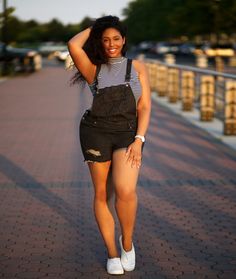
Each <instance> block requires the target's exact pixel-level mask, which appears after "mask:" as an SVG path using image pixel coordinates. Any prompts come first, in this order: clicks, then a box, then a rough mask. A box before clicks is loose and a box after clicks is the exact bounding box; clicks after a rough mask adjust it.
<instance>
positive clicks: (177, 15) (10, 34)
mask: <svg viewBox="0 0 236 279" xmlns="http://www.w3.org/2000/svg"><path fill="white" fill-rule="evenodd" d="M0 4H1V6H2V12H1V14H0V23H1V34H0V57H1V59H0V63H1V66H0V74H1V75H9V74H14V73H19V72H22V71H35V70H39V69H41V68H42V67H43V66H44V65H48V63H49V64H50V65H52V64H53V63H54V64H55V63H57V64H58V63H61V64H62V63H64V62H65V61H66V59H67V58H68V51H67V45H66V43H67V41H68V40H69V39H70V38H71V37H72V36H73V35H75V34H76V33H77V32H79V31H80V30H82V29H83V28H85V27H87V26H88V25H89V24H90V22H91V20H93V19H94V18H96V17H99V16H102V15H106V14H112V15H117V16H119V17H120V18H121V19H122V20H123V21H124V22H125V23H126V24H127V26H128V42H129V56H136V55H138V54H140V53H142V54H144V55H145V56H146V57H150V58H158V59H161V60H162V59H164V58H165V55H166V54H173V55H175V59H176V62H177V63H178V64H186V65H195V63H196V57H197V56H199V55H205V56H206V57H207V58H208V65H207V67H208V68H211V67H215V66H216V62H215V58H216V57H221V58H222V61H221V62H225V63H226V64H227V65H233V62H232V61H233V60H232V57H235V51H236V31H235V27H236V16H235V15H236V2H235V1H233V0H205V1H199V0H133V1H129V0H123V1H109V2H107V1H91V0H89V1H86V4H85V3H84V2H83V1H76V0H68V1H64V0H62V1H56V0H55V1H54V0H51V1H46V0H42V1H40V2H39V1H32V0H31V1H30V0H24V1H23V0H21V1H16V0H14V1H13V0H1V1H0ZM230 59H231V60H232V61H231V62H230V63H229V60H230ZM63 65H64V64H63ZM226 71H228V72H234V69H233V68H228V67H227V69H226Z"/></svg>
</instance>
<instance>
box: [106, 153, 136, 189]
mask: <svg viewBox="0 0 236 279" xmlns="http://www.w3.org/2000/svg"><path fill="white" fill-rule="evenodd" d="M125 153H126V149H125V148H122V149H118V150H116V151H114V152H113V157H112V179H113V183H114V186H115V189H116V192H117V194H119V193H120V194H121V193H128V192H133V191H135V190H136V184H137V180H138V175H139V169H138V168H136V167H131V162H127V156H126V155H125Z"/></svg>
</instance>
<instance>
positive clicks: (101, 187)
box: [88, 161, 118, 258]
mask: <svg viewBox="0 0 236 279" xmlns="http://www.w3.org/2000/svg"><path fill="white" fill-rule="evenodd" d="M110 165H111V161H108V162H104V163H98V162H96V163H88V166H89V170H90V173H91V177H92V181H93V185H94V190H95V195H94V213H95V217H96V221H97V224H98V227H99V229H100V232H101V234H102V237H103V240H104V242H105V245H106V247H107V250H108V257H109V258H114V257H118V252H117V248H116V244H115V222H114V219H113V216H112V214H111V212H110V210H109V208H108V204H107V189H106V186H107V178H108V173H109V168H110Z"/></svg>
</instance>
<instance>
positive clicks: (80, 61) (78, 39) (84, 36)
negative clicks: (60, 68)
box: [68, 28, 96, 83]
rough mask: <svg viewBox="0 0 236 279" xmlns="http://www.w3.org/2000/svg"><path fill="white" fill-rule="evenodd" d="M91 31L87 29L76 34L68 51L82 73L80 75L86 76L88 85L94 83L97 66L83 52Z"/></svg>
mask: <svg viewBox="0 0 236 279" xmlns="http://www.w3.org/2000/svg"><path fill="white" fill-rule="evenodd" d="M90 31H91V28H87V29H85V30H83V31H81V32H80V33H78V34H76V35H75V36H74V37H73V38H71V39H70V40H69V42H68V49H69V52H70V55H71V58H72V60H73V62H74V64H75V66H76V68H77V69H78V70H79V71H80V73H81V74H82V75H83V76H84V78H85V80H86V81H87V82H88V83H92V82H93V81H94V78H95V72H96V65H94V64H93V63H92V62H91V61H90V59H89V58H88V56H87V54H86V52H85V51H84V50H83V46H84V44H85V43H86V41H87V40H88V37H89V35H90Z"/></svg>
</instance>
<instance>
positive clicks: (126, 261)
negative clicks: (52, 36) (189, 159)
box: [68, 16, 151, 274]
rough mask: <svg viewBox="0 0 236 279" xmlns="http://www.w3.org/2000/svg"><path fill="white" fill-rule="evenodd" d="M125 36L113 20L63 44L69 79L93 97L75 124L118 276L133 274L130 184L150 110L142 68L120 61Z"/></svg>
mask: <svg viewBox="0 0 236 279" xmlns="http://www.w3.org/2000/svg"><path fill="white" fill-rule="evenodd" d="M125 35H126V34H125V28H124V26H123V25H122V24H121V22H120V21H119V18H117V17H114V16H105V17H102V18H99V19H97V20H96V21H95V23H94V24H93V26H92V27H90V28H87V29H85V30H83V31H82V32H80V33H78V34H77V35H75V36H74V37H73V38H72V39H71V40H70V41H69V42H68V48H69V52H70V55H71V57H72V60H73V62H74V64H75V66H76V68H77V69H78V73H77V74H76V76H75V79H76V80H79V81H80V80H81V79H84V80H85V81H86V82H87V83H88V85H89V86H90V88H91V91H92V93H93V96H94V98H93V103H92V107H91V108H90V109H88V110H86V112H85V113H84V115H83V117H82V119H81V123H80V141H81V148H82V151H83V155H84V159H85V161H86V162H87V164H88V167H89V170H90V174H91V178H92V181H93V184H94V190H95V197H94V212H95V218H96V221H97V224H98V227H99V229H100V232H101V235H102V237H103V239H104V242H105V245H106V247H107V251H108V259H107V272H108V273H109V274H123V273H124V270H125V271H131V270H134V268H135V250H134V245H133V242H132V237H133V230H134V225H135V218H136V209H137V194H136V184H137V179H138V174H139V169H140V166H141V157H142V148H143V143H144V141H145V138H144V136H145V133H146V131H147V128H148V123H149V118H150V110H151V98H150V89H149V82H148V75H147V71H146V68H145V66H144V64H143V63H141V62H140V61H137V60H133V61H131V60H130V59H127V58H126V57H125V56H124V55H125V47H126V37H125ZM109 170H111V174H112V181H113V185H114V188H115V193H116V204H115V208H116V213H117V216H118V219H119V222H120V226H121V232H122V235H121V236H120V238H119V243H120V248H121V256H119V253H118V251H117V247H116V243H115V225H114V219H113V216H112V214H111V212H110V210H109V207H108V204H107V191H106V190H107V189H106V187H107V180H108V175H109Z"/></svg>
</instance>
